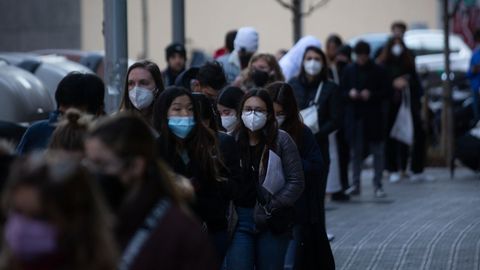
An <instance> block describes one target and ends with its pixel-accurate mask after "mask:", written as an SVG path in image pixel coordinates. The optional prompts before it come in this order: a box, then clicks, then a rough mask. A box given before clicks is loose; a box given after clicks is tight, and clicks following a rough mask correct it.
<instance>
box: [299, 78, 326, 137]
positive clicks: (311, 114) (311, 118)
mask: <svg viewBox="0 0 480 270" xmlns="http://www.w3.org/2000/svg"><path fill="white" fill-rule="evenodd" d="M322 88H323V82H321V83H320V85H319V86H318V89H317V93H316V94H315V98H314V99H313V100H312V101H311V102H310V105H309V106H308V107H307V108H305V109H303V110H301V111H300V115H301V117H302V119H303V123H304V124H305V125H306V126H307V127H309V128H310V129H311V130H312V133H313V134H317V133H318V132H319V131H320V127H319V125H318V99H319V98H320V94H321V92H322Z"/></svg>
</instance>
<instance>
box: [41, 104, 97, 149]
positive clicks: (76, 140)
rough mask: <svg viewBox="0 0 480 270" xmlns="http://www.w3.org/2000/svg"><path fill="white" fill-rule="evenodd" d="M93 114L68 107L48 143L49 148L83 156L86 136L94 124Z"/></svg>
mask: <svg viewBox="0 0 480 270" xmlns="http://www.w3.org/2000/svg"><path fill="white" fill-rule="evenodd" d="M92 118H93V117H92V116H91V115H87V114H82V112H80V111H79V110H76V109H73V108H72V109H68V110H67V112H66V113H65V116H64V119H62V120H61V121H60V123H58V125H57V127H56V128H55V131H54V132H53V134H52V138H51V140H50V143H49V145H48V149H49V150H54V151H66V152H70V153H71V154H77V155H79V157H82V156H83V154H84V152H85V146H84V143H85V138H86V136H87V133H88V129H89V128H90V125H91V124H92Z"/></svg>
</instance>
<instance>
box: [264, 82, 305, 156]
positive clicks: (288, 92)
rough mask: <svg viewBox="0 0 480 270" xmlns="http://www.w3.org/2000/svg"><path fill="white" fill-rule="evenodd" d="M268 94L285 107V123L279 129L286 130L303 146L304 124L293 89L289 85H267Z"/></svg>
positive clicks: (276, 83) (279, 83)
mask: <svg viewBox="0 0 480 270" xmlns="http://www.w3.org/2000/svg"><path fill="white" fill-rule="evenodd" d="M266 88H267V91H268V94H270V97H271V98H272V101H273V102H274V103H278V104H279V105H281V106H282V107H283V111H284V112H285V122H283V124H282V126H280V127H279V128H281V129H283V130H285V131H286V132H287V133H288V134H289V135H290V136H291V137H292V139H293V140H294V141H295V143H296V144H297V145H298V146H299V147H300V145H301V144H302V135H303V123H302V120H301V119H300V114H299V111H298V106H297V102H296V99H295V95H294V94H293V89H292V87H291V86H290V84H288V83H284V82H274V83H272V84H269V85H267V87H266Z"/></svg>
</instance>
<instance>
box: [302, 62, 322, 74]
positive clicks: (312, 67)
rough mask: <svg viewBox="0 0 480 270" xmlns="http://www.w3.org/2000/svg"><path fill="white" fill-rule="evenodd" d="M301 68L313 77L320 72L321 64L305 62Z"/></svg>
mask: <svg viewBox="0 0 480 270" xmlns="http://www.w3.org/2000/svg"><path fill="white" fill-rule="evenodd" d="M303 68H305V72H307V74H308V75H310V76H315V75H317V74H318V73H320V71H321V70H322V63H321V62H320V61H317V60H315V59H311V60H307V61H305V62H303Z"/></svg>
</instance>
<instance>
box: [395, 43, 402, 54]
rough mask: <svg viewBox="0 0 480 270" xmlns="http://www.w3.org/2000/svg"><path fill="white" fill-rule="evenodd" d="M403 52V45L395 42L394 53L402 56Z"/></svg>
mask: <svg viewBox="0 0 480 270" xmlns="http://www.w3.org/2000/svg"><path fill="white" fill-rule="evenodd" d="M402 52H403V48H402V45H400V44H395V45H393V46H392V54H393V55H395V56H400V55H401V54H402Z"/></svg>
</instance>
